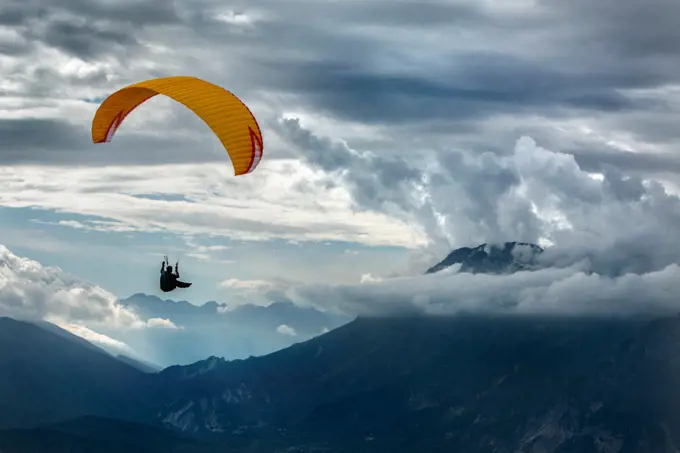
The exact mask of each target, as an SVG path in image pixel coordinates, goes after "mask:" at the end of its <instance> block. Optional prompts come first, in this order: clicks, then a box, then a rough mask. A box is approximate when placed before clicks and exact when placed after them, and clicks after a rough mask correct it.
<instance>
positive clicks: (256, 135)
mask: <svg viewBox="0 0 680 453" xmlns="http://www.w3.org/2000/svg"><path fill="white" fill-rule="evenodd" d="M157 94H162V95H165V96H167V97H169V98H171V99H174V100H175V101H177V102H179V103H181V104H183V105H184V106H186V107H187V108H189V109H190V110H191V111H193V112H194V113H195V114H196V115H198V116H199V117H200V118H201V119H202V120H203V121H204V122H205V123H206V124H207V125H208V126H209V127H210V129H211V130H212V131H213V133H214V134H215V135H216V136H217V137H218V138H219V140H220V142H221V143H222V145H223V146H224V147H225V149H226V150H227V153H228V154H229V157H230V158H231V162H232V165H233V166H234V174H235V175H236V176H239V175H244V174H247V173H251V172H252V171H253V170H255V168H256V167H257V165H258V164H259V163H260V160H262V154H263V151H264V144H263V139H262V132H261V131H260V126H259V125H258V124H257V120H256V119H255V117H254V116H253V114H252V113H251V112H250V110H249V109H248V107H247V106H246V105H245V104H244V103H243V102H242V101H241V100H240V99H239V98H237V97H236V96H235V95H234V94H232V93H231V92H229V91H227V90H225V89H224V88H222V87H220V86H217V85H214V84H212V83H209V82H206V81H204V80H201V79H197V78H195V77H186V76H178V77H162V78H159V79H151V80H147V81H144V82H140V83H136V84H133V85H129V86H127V87H125V88H121V89H120V90H118V91H116V92H115V93H113V94H112V95H110V96H109V97H108V98H106V99H105V100H104V102H102V104H101V105H100V106H99V109H98V110H97V113H96V114H95V117H94V119H93V121H92V141H93V142H94V143H106V142H110V141H111V140H112V139H113V136H114V134H115V133H116V131H117V130H118V128H119V127H120V125H121V124H122V123H123V121H124V120H125V118H126V117H127V116H128V115H129V114H130V112H132V111H133V110H134V109H135V108H137V107H138V106H139V105H141V104H142V103H144V102H145V101H146V100H148V99H150V98H152V97H154V96H156V95H157Z"/></svg>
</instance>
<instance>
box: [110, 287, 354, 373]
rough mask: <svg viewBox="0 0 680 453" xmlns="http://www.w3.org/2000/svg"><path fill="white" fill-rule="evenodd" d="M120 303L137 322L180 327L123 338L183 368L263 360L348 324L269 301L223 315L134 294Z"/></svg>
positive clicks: (207, 307) (211, 306)
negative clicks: (221, 360) (217, 359)
mask: <svg viewBox="0 0 680 453" xmlns="http://www.w3.org/2000/svg"><path fill="white" fill-rule="evenodd" d="M121 303H122V304H123V305H125V306H127V307H130V308H132V309H133V310H134V311H136V312H137V313H139V314H140V316H141V317H142V318H143V319H148V318H165V319H169V320H171V321H172V322H173V323H175V324H176V325H178V326H182V327H185V329H183V330H181V331H177V330H167V329H154V330H149V331H146V332H145V333H144V335H143V336H141V335H127V336H126V337H125V339H124V340H125V342H126V343H127V344H128V345H129V346H130V347H131V348H132V349H133V350H135V351H136V352H138V353H139V354H140V355H142V356H144V357H149V358H152V360H153V361H154V362H155V363H159V364H161V365H163V366H167V365H170V364H172V363H178V362H179V363H182V364H189V363H193V362H195V361H197V360H200V359H203V358H205V357H206V356H209V355H217V356H224V357H226V358H228V359H239V358H245V357H249V356H259V355H264V354H268V353H270V352H274V351H277V350H279V349H282V348H285V347H287V346H290V345H291V344H294V343H297V342H300V341H305V340H308V339H310V338H312V337H314V336H317V335H319V334H321V333H322V332H324V331H326V330H329V329H333V328H335V327H339V326H341V325H342V324H345V323H347V322H349V321H351V320H352V318H350V317H346V316H340V315H334V314H330V313H324V312H321V311H318V310H315V309H313V308H301V307H298V306H296V305H294V304H293V303H290V302H275V303H272V304H271V305H269V306H266V307H262V306H257V305H241V306H236V307H234V308H233V309H230V310H227V311H224V312H221V311H218V308H220V307H221V308H222V309H224V308H225V307H226V306H225V305H224V304H222V305H220V304H218V303H217V302H208V303H206V304H204V305H200V306H199V305H193V304H190V303H189V302H186V301H180V302H175V301H172V300H162V299H160V298H158V297H156V296H151V295H146V294H135V295H133V296H131V297H129V298H127V299H123V300H121ZM282 324H285V325H286V326H288V327H290V328H291V329H292V330H293V331H294V333H295V334H294V335H283V334H281V333H280V332H279V331H278V330H277V329H278V327H279V326H281V325H282Z"/></svg>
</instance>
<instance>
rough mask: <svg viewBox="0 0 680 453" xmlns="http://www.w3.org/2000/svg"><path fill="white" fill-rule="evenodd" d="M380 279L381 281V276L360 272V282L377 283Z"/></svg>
mask: <svg viewBox="0 0 680 453" xmlns="http://www.w3.org/2000/svg"><path fill="white" fill-rule="evenodd" d="M380 281H382V278H380V277H374V276H373V275H371V274H362V275H361V280H360V283H378V282H380Z"/></svg>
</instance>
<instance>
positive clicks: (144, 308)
mask: <svg viewBox="0 0 680 453" xmlns="http://www.w3.org/2000/svg"><path fill="white" fill-rule="evenodd" d="M120 302H121V304H123V305H126V306H129V307H133V308H134V309H135V310H136V311H137V312H138V313H140V314H141V315H143V316H145V317H159V318H166V319H170V320H172V321H173V322H179V323H182V324H192V323H201V324H202V325H204V324H205V323H210V324H215V323H219V324H238V325H246V326H248V327H249V328H258V329H268V330H270V331H274V330H275V329H276V328H277V327H278V326H280V325H281V324H286V325H288V326H290V327H292V328H293V329H295V330H296V331H297V332H298V333H300V334H304V335H316V334H318V333H320V332H321V331H322V330H323V329H324V328H327V329H333V328H335V327H339V326H340V325H342V324H344V323H346V322H349V321H351V320H352V319H351V318H349V317H344V316H339V315H334V314H329V313H323V312H321V311H319V310H316V309H314V308H301V307H298V306H297V305H295V304H293V303H292V302H274V303H272V304H270V305H268V306H259V305H252V304H247V305H239V306H236V307H234V308H233V309H227V304H220V303H218V302H215V301H210V302H206V303H205V304H203V305H193V304H191V303H189V302H187V301H179V302H176V301H173V300H169V299H167V300H163V299H160V298H159V297H156V296H152V295H148V294H144V293H137V294H134V295H132V296H130V297H128V298H127V299H122V300H121V301H120Z"/></svg>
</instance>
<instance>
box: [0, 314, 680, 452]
mask: <svg viewBox="0 0 680 453" xmlns="http://www.w3.org/2000/svg"><path fill="white" fill-rule="evenodd" d="M6 327H7V322H4V323H2V324H0V335H1V334H2V331H3V330H4V329H6ZM17 333H19V334H20V335H19V336H15V337H14V338H15V341H16V342H17V344H18V342H19V341H20V339H21V335H23V333H21V332H15V335H16V334H17ZM6 337H7V335H5V338H6ZM8 345H9V343H7V342H5V343H3V344H2V346H1V347H0V352H1V351H3V348H4V347H7V346H8ZM15 346H16V345H15ZM42 346H43V349H42V350H41V351H40V352H39V353H38V352H37V351H35V352H34V353H33V354H28V355H25V357H30V358H31V359H30V360H29V359H28V358H25V359H23V360H22V361H17V362H14V364H13V367H11V368H10V367H7V366H2V365H4V364H5V363H6V362H4V363H3V362H0V375H1V376H0V379H4V381H0V389H2V390H0V391H3V390H4V391H5V392H6V393H4V395H7V394H12V392H15V391H16V389H17V388H21V384H20V382H21V381H26V382H30V385H28V384H27V385H26V386H25V387H26V388H28V389H36V388H37V387H35V385H36V379H38V378H36V376H38V377H41V376H44V375H45V374H46V373H45V370H46V369H49V370H52V371H51V372H50V373H54V372H55V371H54V367H53V366H52V365H51V364H56V363H59V362H60V361H63V360H66V357H63V353H61V354H60V353H58V350H59V348H57V352H55V351H54V350H53V346H51V344H43V345H42ZM87 351H89V350H88V349H87V348H82V350H81V351H80V352H79V354H85V355H84V356H82V357H81V358H80V359H79V361H82V362H87V361H91V360H93V358H92V357H90V356H87V355H86V354H88V352H87ZM89 352H91V351H89ZM679 353H680V318H676V317H673V318H663V319H656V320H648V319H616V320H614V319H611V320H608V319H576V318H570V319H566V318H564V319H548V318H503V317H497V318H491V317H485V318H482V317H462V316H459V317H454V318H446V317H440V318H429V317H422V318H391V319H358V320H356V321H353V322H351V323H349V324H347V325H345V326H342V327H340V328H338V329H336V330H333V331H331V332H329V333H327V334H325V335H322V336H319V337H317V338H314V339H312V340H310V341H307V342H304V343H300V344H296V345H294V346H291V347H289V348H286V349H284V350H282V351H279V352H276V353H274V354H269V355H267V356H263V357H256V358H250V359H247V360H236V361H226V360H223V359H219V358H216V357H211V358H209V359H207V360H204V361H201V362H198V363H194V364H192V365H188V366H175V367H170V368H167V369H165V370H163V371H161V372H160V373H157V374H151V375H145V374H143V373H139V372H137V370H134V369H132V368H130V369H131V370H132V371H131V373H132V375H134V376H135V377H134V378H131V379H130V378H125V375H122V376H121V375H119V376H118V377H119V379H118V380H121V378H122V380H123V381H125V386H124V388H125V389H126V391H127V392H129V393H131V394H134V395H135V400H136V401H137V404H138V412H136V413H130V412H120V410H119V409H118V408H119V406H118V405H114V404H112V403H111V401H113V400H114V399H116V398H117V399H122V400H125V397H123V396H122V395H121V393H120V388H119V387H117V386H113V387H112V386H111V384H110V383H111V378H110V376H109V374H110V372H107V373H105V372H99V373H97V374H92V371H87V370H88V369H89V368H88V367H85V365H84V364H82V363H81V364H78V363H75V364H74V363H73V362H68V366H67V368H68V370H69V372H70V373H72V375H71V379H77V385H78V387H82V388H83V389H86V390H87V389H91V388H96V389H98V390H99V392H100V395H98V396H97V398H95V397H94V396H92V394H90V393H86V394H85V396H87V397H88V398H90V399H91V400H90V401H91V402H90V403H89V404H90V405H92V404H95V405H96V404H99V406H98V407H93V406H87V407H85V406H82V403H79V404H80V405H79V404H76V405H75V406H72V407H74V410H69V412H68V414H64V416H65V415H72V416H73V417H77V416H81V415H87V412H91V411H96V412H97V413H99V414H100V415H102V416H109V417H116V418H118V419H121V420H122V419H130V417H132V416H134V417H136V419H137V420H138V421H144V422H145V423H146V424H147V425H156V426H157V427H160V426H164V427H166V428H168V429H171V430H172V432H174V433H176V434H174V435H182V436H192V437H194V438H196V439H200V440H201V442H204V443H205V442H208V443H209V445H211V446H212V447H220V446H221V448H223V449H227V448H228V449H229V451H235V452H246V451H247V452H260V451H262V452H278V451H280V452H283V451H287V452H291V451H327V452H376V451H394V452H402V451H403V452H407V451H408V452H411V451H428V452H435V453H436V452H444V451H446V452H450V451H465V452H470V453H475V452H495V453H506V452H507V453H510V452H513V453H525V452H526V453H529V452H532V453H535V452H545V453H572V452H573V453H576V452H579V453H588V452H598V453H609V452H615V453H624V452H641V453H642V452H649V453H664V452H674V451H676V449H677V446H678V445H680V409H678V408H679V407H680V404H679V403H680V400H679V396H680V394H679V393H678V392H677V390H676V387H677V376H679V375H680V359H678V357H680V354H679ZM45 357H49V360H48V363H49V366H47V365H46V364H44V363H43V360H44V359H45ZM71 360H73V359H71ZM98 360H99V359H98ZM107 366H109V367H111V365H110V364H109V365H107ZM120 366H126V365H123V364H121V365H120ZM83 367H85V368H83ZM111 369H116V368H115V367H113V368H109V370H111ZM118 373H121V372H120V371H118ZM7 375H10V376H21V379H19V378H17V377H15V378H14V380H13V381H11V380H10V382H13V385H14V387H12V388H10V387H6V382H7V377H6V376H7ZM140 375H141V376H143V377H144V378H145V379H142V380H138V377H139V376H140ZM126 379H128V380H127V381H126ZM40 385H43V386H46V389H40V391H39V392H40V394H41V395H42V394H46V392H47V394H53V393H57V392H58V391H59V389H61V391H62V392H63V389H64V388H65V387H64V386H65V385H66V384H65V383H64V381H63V379H62V380H57V381H55V383H52V382H51V381H50V380H49V379H46V378H41V379H40ZM136 386H141V388H143V391H142V392H140V391H139V390H137V387H136ZM132 387H135V388H132ZM66 388H69V387H66ZM47 389H50V390H47ZM87 391H88V392H89V391H90V390H87ZM50 392H52V393H50ZM69 398H75V401H79V400H78V399H77V398H79V397H78V396H77V395H73V394H70V395H69ZM69 398H64V399H62V400H54V399H53V400H52V407H54V405H55V404H61V405H68V404H69V401H70V400H69ZM15 400H16V401H17V404H18V405H15V406H14V408H16V407H21V409H22V411H23V413H24V414H38V415H39V414H40V413H41V412H40V410H44V408H45V407H46V406H45V404H44V403H43V402H41V401H40V400H39V399H38V397H37V396H36V395H32V394H26V393H24V394H22V396H21V397H19V398H16V399H15ZM0 401H4V399H3V398H0ZM145 408H150V409H149V410H146V409H145ZM11 410H13V408H8V407H2V408H1V409H0V411H2V415H3V416H5V419H7V417H8V412H7V411H11ZM78 412H80V414H79V413H78ZM84 412H85V413H84ZM39 419H40V417H38V418H36V421H38V420H39ZM82 423H83V422H82V421H74V422H72V425H71V430H70V431H69V432H70V433H71V434H73V430H76V431H77V429H81V430H84V431H86V432H87V433H92V432H93V431H92V429H90V428H87V427H85V428H83V427H82V426H83V425H82ZM79 426H80V428H78V427H79ZM41 429H45V428H41ZM140 429H141V428H140ZM100 430H101V428H100ZM101 431H106V430H101ZM101 431H95V434H92V435H95V438H96V436H103V434H99V435H96V432H101ZM24 433H25V432H24ZM8 436H9V437H11V436H14V437H12V439H14V441H15V443H14V444H12V445H13V448H14V450H13V453H22V452H24V451H25V452H28V451H33V452H35V450H31V449H30V448H28V447H27V448H26V449H23V450H22V449H21V448H22V445H24V444H21V442H20V441H17V440H16V439H17V436H18V435H17V432H16V431H11V432H4V433H1V432H0V448H2V439H6V438H8ZM104 437H106V436H104ZM89 439H90V440H89V441H88V442H90V441H93V440H92V438H91V437H90V438H89ZM102 439H103V437H102ZM144 439H145V435H142V434H140V438H139V445H143V442H144ZM62 441H63V442H68V440H63V439H62ZM26 442H28V441H26ZM71 442H75V441H74V440H71ZM102 442H104V440H102ZM178 442H179V441H178ZM212 447H211V448H212ZM182 448H183V449H182V450H181V451H187V452H189V451H204V450H201V449H203V448H207V447H206V446H205V445H204V444H200V445H199V444H196V445H193V446H191V445H184V444H183V447H182ZM125 451H130V450H129V449H128V450H125Z"/></svg>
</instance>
